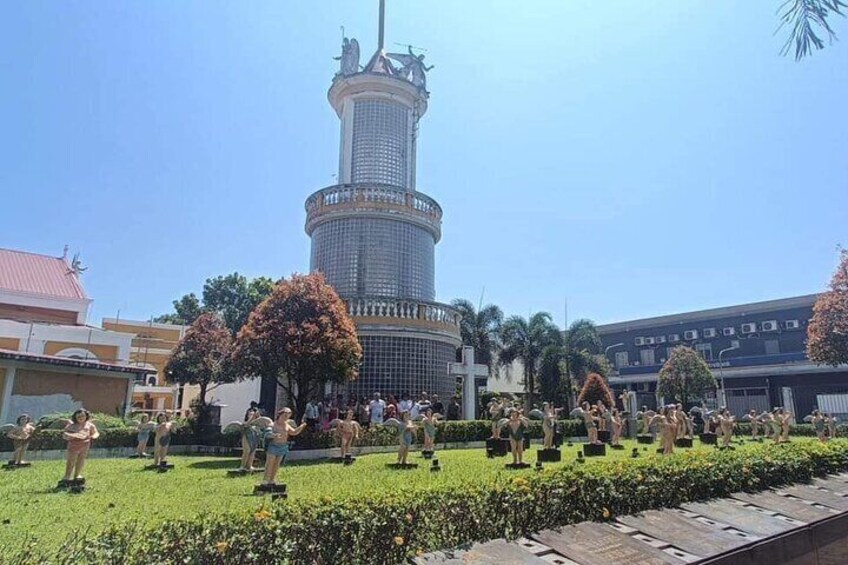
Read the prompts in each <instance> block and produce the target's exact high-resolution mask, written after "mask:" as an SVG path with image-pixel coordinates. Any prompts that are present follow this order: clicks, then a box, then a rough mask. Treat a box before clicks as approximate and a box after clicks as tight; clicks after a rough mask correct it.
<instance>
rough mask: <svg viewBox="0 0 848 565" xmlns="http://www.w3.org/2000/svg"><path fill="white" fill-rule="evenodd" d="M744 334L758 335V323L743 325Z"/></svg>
mask: <svg viewBox="0 0 848 565" xmlns="http://www.w3.org/2000/svg"><path fill="white" fill-rule="evenodd" d="M742 333H743V334H753V333H757V323H756V322H750V323H747V324H742Z"/></svg>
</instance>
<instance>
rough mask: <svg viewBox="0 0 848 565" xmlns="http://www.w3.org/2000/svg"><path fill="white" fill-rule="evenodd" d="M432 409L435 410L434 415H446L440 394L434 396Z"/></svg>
mask: <svg viewBox="0 0 848 565" xmlns="http://www.w3.org/2000/svg"><path fill="white" fill-rule="evenodd" d="M430 408H431V409H432V410H433V413H434V414H441V415H442V416H444V415H445V405H444V404H442V401H441V400H439V395H438V394H434V395H433V403H432V404H431V405H430Z"/></svg>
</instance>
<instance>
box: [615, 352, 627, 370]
mask: <svg viewBox="0 0 848 565" xmlns="http://www.w3.org/2000/svg"><path fill="white" fill-rule="evenodd" d="M629 364H630V358H629V356H628V354H627V352H626V351H617V352H616V353H615V367H616V368H617V369H620V368H621V367H626V366H627V365H629Z"/></svg>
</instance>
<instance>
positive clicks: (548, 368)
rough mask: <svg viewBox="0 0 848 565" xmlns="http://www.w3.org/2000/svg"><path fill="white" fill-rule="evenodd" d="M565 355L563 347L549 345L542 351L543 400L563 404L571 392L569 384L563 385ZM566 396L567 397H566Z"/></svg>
mask: <svg viewBox="0 0 848 565" xmlns="http://www.w3.org/2000/svg"><path fill="white" fill-rule="evenodd" d="M564 359H565V355H564V352H563V348H562V347H557V346H554V345H552V346H548V347H546V348H545V350H544V351H542V361H541V364H540V367H539V395H540V396H541V397H542V400H545V401H547V402H553V403H554V404H556V405H558V406H562V405H563V400H564V399H565V398H567V395H568V394H570V390H569V387H568V386H565V387H564V386H563V384H564V383H563V376H565V375H566V374H567V373H565V371H564V368H565V363H564ZM564 396H565V398H564Z"/></svg>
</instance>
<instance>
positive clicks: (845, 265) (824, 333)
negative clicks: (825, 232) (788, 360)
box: [807, 249, 848, 367]
mask: <svg viewBox="0 0 848 565" xmlns="http://www.w3.org/2000/svg"><path fill="white" fill-rule="evenodd" d="M807 356H808V357H809V358H810V359H812V360H813V361H815V362H816V363H818V364H820V365H833V366H834V367H836V366H837V365H842V364H844V363H848V250H846V249H843V250H841V252H840V261H839V266H838V267H837V268H836V272H835V273H834V274H833V278H832V279H831V281H830V290H828V291H827V292H825V293H823V294H822V295H820V296H819V297H818V300H816V304H815V306H813V318H812V320H810V325H809V326H807Z"/></svg>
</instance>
